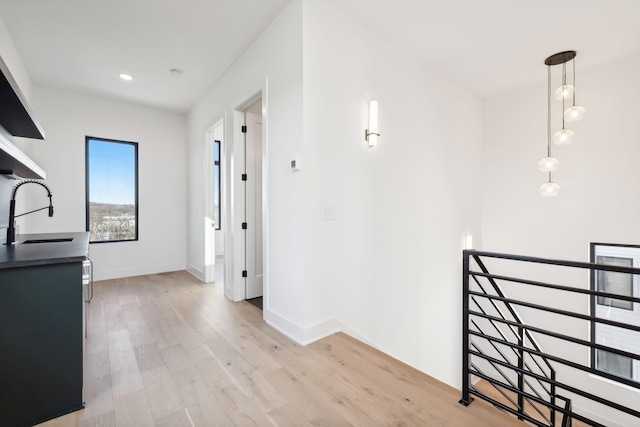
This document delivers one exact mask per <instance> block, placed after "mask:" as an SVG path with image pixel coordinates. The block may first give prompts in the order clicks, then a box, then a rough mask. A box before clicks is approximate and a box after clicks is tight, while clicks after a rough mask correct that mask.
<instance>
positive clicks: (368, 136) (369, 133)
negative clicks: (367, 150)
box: [364, 101, 380, 147]
mask: <svg viewBox="0 0 640 427" xmlns="http://www.w3.org/2000/svg"><path fill="white" fill-rule="evenodd" d="M379 136H380V133H379V132H378V101H369V128H368V129H365V131H364V139H365V140H366V141H367V142H368V143H369V147H375V146H376V144H377V143H378V137H379Z"/></svg>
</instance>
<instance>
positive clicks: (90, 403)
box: [82, 350, 113, 419]
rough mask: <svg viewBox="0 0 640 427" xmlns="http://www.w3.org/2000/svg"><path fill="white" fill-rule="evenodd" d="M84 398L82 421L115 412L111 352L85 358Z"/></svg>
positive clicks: (106, 351) (93, 354)
mask: <svg viewBox="0 0 640 427" xmlns="http://www.w3.org/2000/svg"><path fill="white" fill-rule="evenodd" d="M84 383H85V387H84V398H85V402H86V406H85V408H84V410H83V411H82V419H90V418H95V417H97V416H100V415H102V414H104V413H108V412H112V411H113V391H112V385H111V364H110V361H109V350H104V351H102V352H100V353H92V354H87V355H86V356H85V374H84Z"/></svg>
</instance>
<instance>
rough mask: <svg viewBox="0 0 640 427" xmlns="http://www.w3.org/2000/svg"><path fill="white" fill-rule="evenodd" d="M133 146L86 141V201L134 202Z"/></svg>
mask: <svg viewBox="0 0 640 427" xmlns="http://www.w3.org/2000/svg"><path fill="white" fill-rule="evenodd" d="M135 157H136V156H135V145H133V144H126V143H117V142H107V141H100V140H95V139H89V165H90V169H89V173H90V175H91V176H90V177H89V182H90V187H89V195H90V200H89V201H90V202H93V203H110V204H128V205H132V204H134V203H135V188H136V185H135V176H136V173H135V167H136V164H135V163H136V158H135Z"/></svg>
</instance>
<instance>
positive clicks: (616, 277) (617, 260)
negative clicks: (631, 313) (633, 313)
mask: <svg viewBox="0 0 640 427" xmlns="http://www.w3.org/2000/svg"><path fill="white" fill-rule="evenodd" d="M596 260H597V261H596V262H597V263H598V264H607V265H617V266H620V267H633V259H632V258H621V257H613V256H598V257H597V258H596ZM596 282H597V283H598V290H599V291H600V292H607V293H611V294H619V295H625V296H629V297H631V296H633V276H632V275H631V274H625V273H616V272H615V271H598V278H597V280H596ZM598 304H599V305H606V306H611V307H615V308H622V309H625V310H633V303H632V302H631V301H624V300H619V299H614V298H607V297H598Z"/></svg>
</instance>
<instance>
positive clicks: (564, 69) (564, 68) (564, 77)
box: [562, 62, 576, 132]
mask: <svg viewBox="0 0 640 427" xmlns="http://www.w3.org/2000/svg"><path fill="white" fill-rule="evenodd" d="M574 74H575V73H574ZM566 87H567V63H566V62H564V63H563V64H562V132H564V100H565V98H566V97H565V96H564V91H565V88H566ZM575 91H576V87H575V85H574V86H573V96H574V97H575V93H576V92H575ZM574 104H575V101H574Z"/></svg>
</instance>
